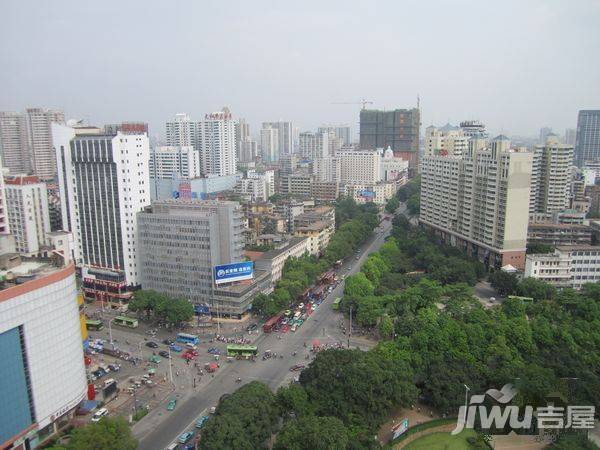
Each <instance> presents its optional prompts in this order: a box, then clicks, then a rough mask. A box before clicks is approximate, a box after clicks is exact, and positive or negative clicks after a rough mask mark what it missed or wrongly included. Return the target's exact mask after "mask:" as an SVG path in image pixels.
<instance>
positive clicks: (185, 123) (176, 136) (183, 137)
mask: <svg viewBox="0 0 600 450" xmlns="http://www.w3.org/2000/svg"><path fill="white" fill-rule="evenodd" d="M196 128H197V123H196V122H193V121H192V120H191V119H190V116H188V115H187V114H185V113H179V114H175V118H174V119H173V120H172V121H169V122H167V145H168V146H180V147H184V146H188V145H192V146H194V147H195V148H196V150H198V148H197V147H196Z"/></svg>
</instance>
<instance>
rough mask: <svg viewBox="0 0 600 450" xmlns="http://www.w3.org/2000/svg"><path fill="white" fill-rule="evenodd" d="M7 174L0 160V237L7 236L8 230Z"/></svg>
mask: <svg viewBox="0 0 600 450" xmlns="http://www.w3.org/2000/svg"><path fill="white" fill-rule="evenodd" d="M7 174H8V170H6V169H5V168H4V167H2V161H1V160H0V235H4V234H8V233H9V230H10V228H9V226H8V215H7V208H6V190H5V189H4V176H5V175H7ZM0 247H1V244H0ZM0 250H1V249H0Z"/></svg>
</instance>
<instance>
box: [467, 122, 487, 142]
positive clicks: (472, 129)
mask: <svg viewBox="0 0 600 450" xmlns="http://www.w3.org/2000/svg"><path fill="white" fill-rule="evenodd" d="M460 128H461V129H462V130H463V133H464V135H465V136H468V137H476V138H479V139H487V138H488V132H487V130H486V129H485V125H484V124H483V123H481V122H480V121H479V120H463V121H462V122H461V123H460Z"/></svg>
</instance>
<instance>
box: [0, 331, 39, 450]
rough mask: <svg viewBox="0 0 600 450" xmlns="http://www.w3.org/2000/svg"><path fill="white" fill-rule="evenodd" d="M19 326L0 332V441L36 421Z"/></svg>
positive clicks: (5, 439)
mask: <svg viewBox="0 0 600 450" xmlns="http://www.w3.org/2000/svg"><path fill="white" fill-rule="evenodd" d="M22 331H23V330H22V327H16V328H12V329H10V330H8V331H5V332H4V333H2V334H0V359H1V360H2V364H0V398H1V399H2V401H1V402H0V442H5V441H7V440H8V439H10V438H11V437H13V436H15V435H17V434H19V433H20V432H22V431H23V430H25V429H26V428H27V427H28V426H29V425H31V424H32V423H34V422H35V415H34V410H33V402H32V396H31V383H30V381H29V375H28V373H29V372H28V369H27V361H26V358H25V352H24V348H25V346H24V342H23V333H22Z"/></svg>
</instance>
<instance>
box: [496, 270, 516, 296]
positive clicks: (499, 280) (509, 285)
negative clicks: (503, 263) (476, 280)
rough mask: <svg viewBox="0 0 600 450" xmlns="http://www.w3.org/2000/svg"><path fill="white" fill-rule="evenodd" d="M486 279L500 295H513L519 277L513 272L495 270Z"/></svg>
mask: <svg viewBox="0 0 600 450" xmlns="http://www.w3.org/2000/svg"><path fill="white" fill-rule="evenodd" d="M488 280H489V282H490V284H491V285H492V287H493V288H494V289H496V291H497V292H498V294H500V295H502V296H506V295H514V294H515V293H516V292H517V287H518V285H519V279H518V278H517V276H516V275H515V274H513V273H508V272H505V271H503V270H496V271H494V272H492V273H491V274H490V276H489V277H488Z"/></svg>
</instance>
